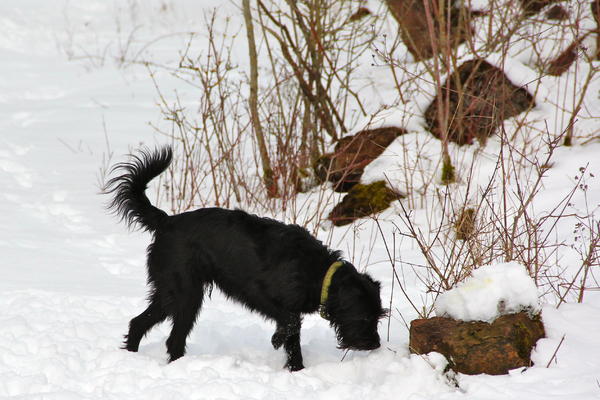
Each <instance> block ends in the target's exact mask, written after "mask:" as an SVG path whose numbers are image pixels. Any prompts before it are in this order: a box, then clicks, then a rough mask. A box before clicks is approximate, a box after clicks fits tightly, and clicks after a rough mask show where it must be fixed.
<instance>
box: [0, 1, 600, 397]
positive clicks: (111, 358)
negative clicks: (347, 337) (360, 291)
mask: <svg viewBox="0 0 600 400" xmlns="http://www.w3.org/2000/svg"><path fill="white" fill-rule="evenodd" d="M201 3H202V4H200V2H197V1H192V0H185V1H183V0H182V1H166V0H165V1H159V0H152V1H147V2H141V1H140V2H136V1H133V0H129V1H127V0H85V1H84V0H80V1H59V0H56V1H52V2H50V1H43V0H3V1H2V2H0V32H2V35H1V37H0V60H1V62H0V116H1V118H0V186H1V187H2V189H1V190H0V205H1V212H0V227H1V229H0V254H1V257H0V398H11V397H15V398H20V399H42V398H43V399H163V398H164V399H167V398H169V399H171V398H182V399H188V398H190V399H191V398H197V399H212V398H215V399H217V398H219V399H246V398H248V399H255V398H256V399H362V398H365V399H366V398H368V399H387V398H389V399H404V398H411V399H462V398H467V399H523V398H527V399H547V398H556V399H598V398H600V340H599V339H598V337H599V333H600V318H598V316H599V315H600V296H598V293H597V292H592V291H590V292H587V293H586V301H585V302H584V304H563V305H561V306H560V308H558V309H557V308H556V307H555V305H552V304H546V305H544V306H543V314H542V315H543V320H544V323H545V325H546V328H547V338H545V339H542V340H540V341H539V342H538V345H537V348H536V349H535V351H534V353H533V355H532V358H533V361H534V363H535V365H534V366H533V367H531V368H528V369H518V370H515V371H512V372H511V374H509V375H507V376H496V377H494V376H485V375H481V376H463V375H458V376H457V377H456V379H455V380H452V379H449V377H447V376H446V375H445V374H444V373H443V370H444V367H445V360H444V359H443V357H441V356H439V355H437V354H432V355H430V356H416V355H411V354H409V351H408V346H407V343H408V332H407V329H406V327H405V325H404V322H403V321H402V319H401V318H400V315H402V316H403V317H404V318H406V319H407V322H408V320H410V319H411V318H414V317H415V315H416V314H415V312H414V311H412V310H411V307H410V306H409V305H408V304H406V299H405V298H404V297H403V296H401V294H400V293H399V290H397V289H396V291H395V292H394V303H393V304H394V305H393V307H394V309H396V308H397V309H398V310H399V311H400V312H399V313H393V315H394V318H393V319H392V321H391V325H390V327H389V330H388V324H387V321H385V322H384V323H382V325H381V327H380V333H381V336H382V338H383V339H384V340H385V342H384V343H383V346H382V347H381V348H380V349H378V350H377V351H373V352H367V353H363V352H350V353H348V354H347V355H345V356H344V354H343V353H342V352H341V351H339V350H337V349H336V342H335V337H334V334H333V332H332V330H331V329H330V328H329V326H328V325H327V323H326V322H325V321H323V320H321V319H320V318H319V317H318V316H316V315H315V316H308V317H306V318H305V320H304V324H303V331H302V347H303V354H304V357H305V365H306V367H307V368H306V369H304V370H302V371H300V372H297V373H293V374H292V373H289V372H288V371H286V370H283V369H282V365H283V364H284V361H285V360H284V354H283V352H281V351H274V350H273V349H272V347H271V344H270V337H271V334H272V333H273V330H274V326H273V324H272V323H270V322H266V321H264V320H262V319H261V318H260V317H258V316H256V315H253V314H250V313H249V312H248V311H247V310H245V309H243V308H242V307H240V306H238V305H236V304H233V303H231V302H230V301H227V300H225V299H224V298H223V296H221V295H220V294H219V293H218V292H217V291H215V292H214V293H213V296H212V298H211V300H210V301H207V302H206V305H205V307H204V310H203V312H202V313H201V316H200V318H199V320H198V323H197V325H196V327H195V329H194V330H193V332H192V334H191V336H190V338H189V340H188V353H187V355H186V356H185V357H183V358H182V359H180V360H178V361H176V362H174V363H171V364H167V363H166V352H165V346H164V340H165V338H166V336H167V334H168V331H169V325H168V324H167V323H165V324H163V325H161V326H159V327H158V328H156V329H154V330H153V331H152V332H151V333H150V334H149V335H148V337H147V338H146V339H145V340H144V341H143V342H142V345H141V348H140V352H139V353H136V354H134V353H129V352H126V351H124V350H120V349H119V346H120V345H121V340H122V335H123V334H124V333H125V331H126V329H127V324H128V322H129V319H130V318H132V317H133V316H134V315H137V313H139V312H140V311H141V310H142V309H143V308H144V297H145V294H146V288H145V272H144V254H145V247H146V245H147V244H148V241H149V236H148V235H147V234H143V233H139V232H132V233H131V232H127V231H126V229H125V228H124V226H123V225H118V224H117V222H116V221H115V219H114V218H113V217H112V216H110V215H107V213H106V212H105V209H104V205H105V204H106V201H107V199H106V198H105V197H103V196H100V195H99V194H98V192H99V187H98V182H99V177H100V176H101V175H102V173H103V171H105V169H106V165H107V162H108V161H109V160H107V158H108V154H110V153H111V152H113V153H114V155H115V156H114V158H113V159H111V160H110V161H111V162H114V161H115V160H120V159H121V157H122V155H123V154H125V153H127V152H129V150H130V149H132V148H135V147H137V146H138V145H139V144H140V143H144V144H150V145H153V144H155V143H162V142H163V141H164V138H163V137H161V136H160V135H158V134H156V133H155V131H154V129H153V128H152V127H151V126H150V125H149V123H152V124H154V125H160V124H161V123H162V122H161V115H160V113H159V112H158V108H157V106H156V104H155V103H156V96H157V95H156V90H155V88H154V85H153V82H152V80H151V78H150V77H149V74H148V71H147V69H146V68H145V67H143V66H135V65H129V66H128V67H127V68H123V67H122V66H121V65H119V63H118V62H117V61H115V57H116V56H119V55H126V56H127V58H128V59H130V60H131V59H135V58H136V56H138V55H141V54H144V55H145V57H155V58H156V59H160V60H162V61H165V60H167V61H168V60H170V61H171V62H172V61H173V60H177V57H178V51H179V50H180V49H181V46H184V45H185V43H186V39H187V37H186V32H190V31H198V30H201V26H202V23H203V21H204V18H205V17H204V13H203V10H208V11H210V10H211V7H215V6H218V12H219V13H220V15H222V16H225V15H228V14H229V15H231V16H232V20H231V22H230V24H232V25H235V24H236V23H237V24H238V26H239V25H240V24H241V22H240V13H239V11H238V10H237V9H236V7H235V5H234V4H233V3H222V2H217V1H204V2H201ZM200 36H201V35H200ZM128 38H132V40H129V41H128ZM148 43H152V44H151V45H149V46H146V45H147V44H148ZM157 79H158V80H160V83H161V87H162V88H163V89H164V90H165V91H169V90H171V89H175V88H176V89H177V90H179V91H181V93H185V91H189V90H190V88H189V86H187V85H183V84H182V83H181V82H177V81H175V80H173V79H172V78H170V77H169V75H168V74H166V73H160V72H158V73H157ZM598 87H599V85H598V84H596V86H595V88H598ZM594 90H596V96H597V94H598V93H597V89H594ZM596 104H597V103H596ZM595 115H596V116H597V115H598V112H597V111H596V114H595ZM586 123H587V125H586V126H588V128H587V129H588V130H590V129H591V130H593V124H594V123H595V124H596V125H598V124H600V123H599V121H598V120H596V121H593V120H592V121H591V122H590V120H589V118H588V120H587V122H586ZM590 127H591V128H590ZM596 132H597V131H596ZM408 140H410V139H408ZM395 145H396V144H395ZM492 146H493V144H492ZM388 150H389V151H391V152H393V151H394V149H393V147H392V148H390V149H388ZM397 152H398V154H400V153H402V152H401V151H400V150H399V149H397ZM599 153H600V144H598V143H597V142H596V143H591V144H589V145H587V146H586V147H585V148H581V147H574V148H572V149H561V150H560V154H559V155H558V158H557V160H558V163H557V165H555V166H554V168H553V169H552V171H551V174H550V176H551V177H552V180H550V181H549V182H548V184H547V186H546V189H547V190H548V193H549V197H554V198H558V197H560V196H562V192H561V191H560V190H561V188H562V186H564V185H562V183H563V182H565V181H567V179H568V178H567V177H571V178H572V177H573V176H574V174H576V173H577V169H578V168H579V167H580V166H581V165H582V164H585V163H589V164H590V167H589V168H590V171H591V172H593V173H594V174H595V175H596V176H600V161H599V158H598V156H597V155H598V154H599ZM371 172H372V174H374V175H376V172H373V171H371ZM593 182H595V183H594V184H593V185H595V186H593V187H591V188H590V190H589V191H588V196H589V199H588V200H589V202H590V205H591V208H592V209H594V207H597V202H598V200H599V198H600V197H599V194H600V191H599V189H598V184H597V181H593ZM579 201H583V200H579ZM332 206H333V204H332ZM580 206H581V207H583V203H581V204H580ZM391 213H393V211H388V212H387V214H384V217H385V216H386V215H387V216H388V217H389V215H391ZM357 231H359V232H358V233H360V232H364V234H363V235H362V236H361V235H360V234H359V235H358V236H356V237H358V238H359V239H360V238H361V237H362V238H363V239H362V240H364V243H358V244H357V243H355V242H353V240H354V239H353V237H352V236H353V235H349V234H348V231H347V230H345V229H340V230H338V229H335V230H333V232H332V231H331V230H329V231H327V230H322V231H320V232H319V235H320V236H322V237H323V238H324V239H325V238H329V239H331V237H333V238H334V239H333V240H330V241H331V242H332V243H334V244H335V246H336V247H338V248H341V249H342V250H344V251H345V252H346V254H347V255H348V256H351V257H354V256H355V253H356V254H360V257H359V256H357V257H358V258H360V259H361V260H363V261H364V260H365V259H366V260H368V264H369V268H368V271H369V272H370V273H371V274H373V275H374V276H375V277H376V278H378V279H379V280H381V281H382V282H383V293H382V298H383V301H384V303H386V302H389V299H390V294H391V289H390V286H391V282H392V280H391V278H392V272H391V270H390V266H389V263H388V262H387V261H386V260H387V253H386V249H385V246H384V244H383V243H382V242H381V240H379V239H377V233H376V232H377V231H376V227H374V224H372V223H371V224H369V223H367V224H363V225H361V227H360V228H358V229H357ZM373 232H375V233H373ZM402 250H403V251H404V253H403V256H402V257H403V259H405V260H412V259H414V258H416V257H417V256H416V254H417V253H418V252H417V249H416V248H415V247H414V246H412V245H407V246H405V248H404V249H402ZM365 251H366V252H368V253H369V255H368V256H363V253H364V252H365ZM406 273H407V276H406V277H405V281H406V282H409V283H410V282H413V283H415V285H414V287H413V286H409V287H407V290H408V291H409V292H410V293H411V295H412V296H413V297H414V298H419V296H420V291H421V290H422V288H420V287H418V286H417V285H416V282H417V279H416V278H415V277H414V276H412V277H411V276H410V270H407V271H406ZM563 339H564V340H563Z"/></svg>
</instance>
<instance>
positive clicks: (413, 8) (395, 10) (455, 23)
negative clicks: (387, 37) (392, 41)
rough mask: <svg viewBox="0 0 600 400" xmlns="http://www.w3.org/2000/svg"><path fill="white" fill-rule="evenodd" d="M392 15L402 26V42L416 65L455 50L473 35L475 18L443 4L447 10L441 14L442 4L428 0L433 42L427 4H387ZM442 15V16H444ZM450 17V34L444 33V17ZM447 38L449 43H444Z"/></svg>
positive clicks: (401, 0) (410, 0)
mask: <svg viewBox="0 0 600 400" xmlns="http://www.w3.org/2000/svg"><path fill="white" fill-rule="evenodd" d="M386 3H387V5H388V8H389V9H390V12H391V13H392V15H393V16H394V18H395V19H396V20H397V21H398V24H399V25H400V36H401V37H402V41H403V42H404V44H405V45H406V47H407V48H408V51H410V53H411V54H412V55H413V57H414V58H415V60H416V61H421V60H425V59H427V58H430V57H432V56H433V55H434V54H435V53H436V51H434V49H436V50H437V52H440V51H443V50H444V49H454V48H456V47H457V46H458V45H459V44H461V43H463V42H464V41H465V40H467V38H469V37H470V36H471V35H472V28H471V18H472V14H471V13H470V12H469V11H468V10H467V9H466V8H458V7H455V6H454V5H452V6H451V7H450V10H448V9H447V6H448V4H451V3H450V2H443V3H442V4H443V5H444V6H445V7H446V9H443V10H439V7H438V4H439V2H438V1H435V0H427V6H428V8H429V10H430V16H431V20H432V23H433V30H434V31H433V39H432V35H431V33H430V31H429V25H428V22H427V12H426V8H425V5H426V3H425V1H424V0H386ZM440 11H441V12H440ZM448 15H449V16H450V23H449V26H450V32H449V33H447V32H441V30H440V20H441V17H443V18H447V16H448ZM442 38H445V39H442Z"/></svg>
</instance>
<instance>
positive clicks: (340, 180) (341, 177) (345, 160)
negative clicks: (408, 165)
mask: <svg viewBox="0 0 600 400" xmlns="http://www.w3.org/2000/svg"><path fill="white" fill-rule="evenodd" d="M405 133H406V130H405V129H403V128H398V127H386V128H378V129H367V130H363V131H360V132H358V133H357V134H356V135H352V136H346V137H343V138H341V139H340V140H339V141H338V143H337V144H336V146H335V149H334V151H333V153H329V154H325V155H323V156H321V157H320V158H319V159H318V160H317V162H316V163H315V164H314V171H315V175H316V176H317V178H318V179H319V180H320V181H321V182H325V181H327V180H328V181H330V182H332V183H333V188H334V190H336V191H338V192H347V191H348V190H350V188H351V187H352V186H354V185H356V184H357V183H358V182H359V181H360V177H361V176H362V174H363V171H364V168H365V167H366V166H367V165H368V164H369V163H370V162H371V161H373V160H374V159H376V158H377V157H379V155H381V153H383V151H384V150H385V149H386V148H387V147H388V146H389V145H390V143H392V142H393V141H394V139H396V138H397V137H398V136H400V135H403V134H405Z"/></svg>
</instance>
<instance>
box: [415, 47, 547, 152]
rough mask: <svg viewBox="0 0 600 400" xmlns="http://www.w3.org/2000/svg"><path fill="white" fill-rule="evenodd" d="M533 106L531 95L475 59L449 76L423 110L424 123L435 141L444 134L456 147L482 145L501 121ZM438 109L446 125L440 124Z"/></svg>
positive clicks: (497, 69) (491, 67)
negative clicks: (435, 138)
mask: <svg viewBox="0 0 600 400" xmlns="http://www.w3.org/2000/svg"><path fill="white" fill-rule="evenodd" d="M534 105H535V103H534V100H533V96H531V95H530V94H529V92H527V90H525V89H524V88H521V87H517V86H515V85H513V84H512V82H511V81H510V80H509V79H508V78H507V77H506V75H505V74H504V72H503V71H502V70H501V69H499V68H496V67H494V66H493V65H491V64H489V63H488V62H486V61H484V60H479V59H476V60H470V61H467V62H465V63H463V64H462V65H461V66H460V67H458V69H457V70H456V71H454V72H453V73H451V74H450V76H449V78H448V79H447V80H446V82H444V84H443V86H442V88H441V97H439V95H438V96H436V97H435V98H434V99H433V101H432V102H431V104H430V105H429V107H427V110H425V121H426V123H427V126H428V128H429V131H430V132H431V133H432V134H433V135H434V136H435V137H437V138H438V139H441V140H442V139H443V137H444V132H447V135H448V140H449V141H451V142H454V143H457V144H459V145H464V144H472V143H473V141H474V139H477V140H478V141H479V142H481V143H485V141H486V140H487V138H488V137H489V136H491V135H492V134H493V133H494V132H495V130H496V128H497V127H498V126H499V125H500V124H501V123H502V121H504V120H505V119H507V118H510V117H514V116H516V115H518V114H520V113H522V112H523V111H526V110H528V109H529V108H530V107H532V106H534ZM440 110H441V115H442V116H446V118H447V119H446V120H447V121H448V122H447V124H446V125H447V126H442V124H440ZM445 110H447V112H445Z"/></svg>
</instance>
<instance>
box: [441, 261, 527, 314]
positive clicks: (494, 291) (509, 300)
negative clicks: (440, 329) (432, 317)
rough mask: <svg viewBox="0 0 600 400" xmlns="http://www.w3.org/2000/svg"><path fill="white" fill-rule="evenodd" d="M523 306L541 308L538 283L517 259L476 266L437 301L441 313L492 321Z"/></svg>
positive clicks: (524, 308) (518, 310) (520, 309)
mask: <svg viewBox="0 0 600 400" xmlns="http://www.w3.org/2000/svg"><path fill="white" fill-rule="evenodd" d="M524 310H536V311H537V310H539V304H538V292H537V287H536V286H535V283H534V281H533V279H531V277H530V276H529V274H528V273H527V269H526V268H525V267H524V266H523V265H521V264H519V263H516V262H514V261H513V262H508V263H501V264H490V265H486V266H483V267H480V268H478V269H476V270H473V272H472V273H471V276H470V277H468V278H467V279H465V280H464V281H463V282H461V283H459V284H458V285H457V286H456V287H455V288H454V289H451V290H449V291H447V292H445V293H442V294H441V295H440V296H439V297H438V299H437V300H436V302H435V311H436V314H437V315H438V316H448V317H451V318H454V319H460V320H463V321H486V322H492V321H494V320H495V319H496V318H497V317H499V316H500V315H504V314H511V313H516V312H520V311H524Z"/></svg>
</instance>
